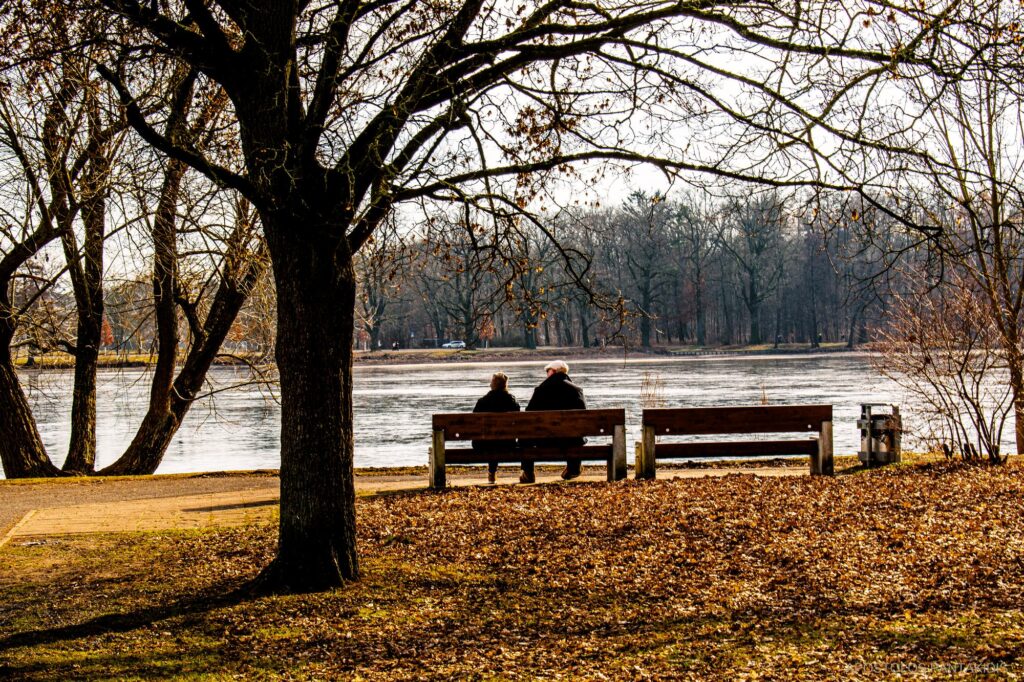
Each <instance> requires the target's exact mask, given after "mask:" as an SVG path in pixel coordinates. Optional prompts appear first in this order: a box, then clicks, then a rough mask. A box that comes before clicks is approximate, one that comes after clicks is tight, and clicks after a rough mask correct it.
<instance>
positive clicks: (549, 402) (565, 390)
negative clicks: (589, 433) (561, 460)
mask: <svg viewBox="0 0 1024 682" xmlns="http://www.w3.org/2000/svg"><path fill="white" fill-rule="evenodd" d="M544 371H545V372H547V375H548V376H547V378H546V379H545V380H544V381H542V382H541V384H540V385H539V386H537V388H535V389H533V396H532V397H531V398H530V402H529V403H528V404H527V406H526V411H527V412H532V411H535V410H536V411H540V410H585V409H587V403H586V401H585V400H584V399H583V389H581V388H580V387H579V386H577V385H576V384H574V383H572V381H571V380H570V379H569V365H567V364H566V363H565V362H563V361H561V360H553V361H551V362H549V363H548V364H547V365H545V366H544ZM586 442H587V441H586V439H585V438H547V439H544V440H533V441H528V442H522V441H520V445H522V446H524V447H554V448H571V447H578V446H581V445H583V444H584V443H586ZM580 470H581V462H580V460H579V459H576V458H567V459H566V465H565V469H563V470H562V478H563V479H564V480H566V481H568V480H569V479H572V478H576V477H577V476H579V475H580ZM536 480H537V478H536V475H535V473H534V466H533V462H528V461H525V460H524V461H523V473H522V475H521V476H520V477H519V482H520V483H533V482H534V481H536Z"/></svg>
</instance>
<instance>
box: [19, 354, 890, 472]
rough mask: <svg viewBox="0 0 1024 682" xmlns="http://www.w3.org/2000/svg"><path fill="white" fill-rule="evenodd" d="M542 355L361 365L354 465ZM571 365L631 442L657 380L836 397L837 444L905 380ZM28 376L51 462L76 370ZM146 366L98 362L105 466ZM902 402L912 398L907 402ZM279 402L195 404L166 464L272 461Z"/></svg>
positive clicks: (807, 364) (403, 441) (678, 361)
mask: <svg viewBox="0 0 1024 682" xmlns="http://www.w3.org/2000/svg"><path fill="white" fill-rule="evenodd" d="M545 362H546V361H545V360H538V361H536V362H518V363H474V364H467V363H461V364H455V363H445V364H432V365H389V366H357V367H356V371H355V420H356V434H355V438H356V454H355V465H356V466H357V467H384V466H408V465H425V464H426V463H427V448H428V447H429V444H430V415H431V414H432V413H434V412H461V411H469V410H472V408H473V405H474V403H475V402H476V399H477V398H478V397H479V396H481V395H483V394H484V393H485V392H486V391H487V382H488V381H489V379H490V375H491V373H492V372H495V371H498V370H502V371H504V372H505V373H506V374H508V375H509V379H510V386H509V388H510V390H511V392H512V393H513V394H514V395H515V396H516V397H517V398H518V399H519V402H520V404H522V405H523V406H524V407H525V405H526V402H527V401H528V400H529V398H530V394H531V393H532V391H533V387H534V386H535V385H536V384H538V383H539V382H540V381H541V380H542V379H543V378H544V371H543V366H544V364H545ZM570 367H571V372H570V374H571V376H572V378H573V380H574V381H575V382H576V383H577V384H578V385H579V386H581V387H582V388H583V390H584V392H585V394H586V399H587V404H588V406H589V407H592V408H604V407H625V408H626V410H627V421H628V425H629V434H628V441H627V442H628V443H630V445H629V447H628V448H627V449H628V451H629V459H630V461H632V457H633V452H632V450H633V446H632V443H633V442H634V441H635V440H638V439H639V423H640V411H641V409H642V406H641V388H642V385H643V383H644V376H645V374H646V375H647V377H648V385H650V384H651V383H658V384H659V385H660V391H659V393H660V396H661V398H662V400H663V406H664V407H683V406H694V407H696V406H714V405H741V404H760V403H761V402H762V400H765V401H767V402H768V403H771V404H793V403H831V404H832V405H834V424H835V426H834V432H835V452H836V454H852V453H855V452H856V451H857V450H858V449H859V444H860V441H859V432H858V431H857V428H856V423H855V422H856V419H857V418H858V416H859V414H860V404H861V403H862V402H900V401H901V392H900V389H899V388H898V387H897V386H895V385H894V384H892V383H891V382H890V381H888V380H886V379H884V378H882V377H879V376H878V375H877V374H876V373H875V372H874V371H873V370H872V369H871V366H870V363H869V358H868V356H867V355H866V354H861V353H832V354H821V355H776V356H770V355H765V356H751V357H739V358H737V357H721V356H710V357H694V358H673V359H654V360H651V359H647V358H644V359H638V360H631V361H629V362H625V363H624V362H623V361H622V360H616V361H607V360H602V361H579V362H571V363H570ZM21 376H22V380H23V381H24V385H25V388H26V391H27V393H28V395H29V400H30V402H31V404H32V407H33V410H34V411H35V415H36V418H37V420H38V423H39V429H40V432H41V434H42V437H43V441H44V443H45V444H46V447H47V449H48V452H49V453H50V456H51V457H52V458H53V461H54V463H56V464H58V465H59V464H60V463H61V462H63V459H64V456H65V451H66V449H67V440H68V437H69V436H68V434H69V431H68V429H69V421H70V420H69V415H70V412H71V383H72V379H73V373H72V372H71V371H25V372H23V373H22V375H21ZM249 378H250V377H249V375H248V371H247V370H245V369H243V368H234V367H215V368H213V369H212V370H211V371H210V384H211V387H212V388H225V387H228V386H231V385H233V384H238V383H245V382H246V381H248V380H249ZM148 394H149V370H148V369H120V370H103V371H101V372H100V375H99V388H98V396H97V428H98V457H97V460H98V461H97V464H98V467H103V466H105V465H107V464H110V463H111V462H113V461H114V460H115V459H116V458H117V457H118V456H119V455H120V454H121V452H122V451H123V450H124V448H125V447H126V446H127V445H128V443H129V442H130V441H131V438H132V436H133V435H134V433H135V429H136V427H137V426H138V424H139V423H140V422H141V421H142V417H143V415H144V414H145V410H146V405H147V403H148ZM904 410H906V408H904ZM279 420H280V406H279V404H278V402H277V397H276V396H275V395H274V394H273V393H272V392H271V391H270V390H269V389H267V388H266V387H260V386H256V385H252V384H249V385H245V386H242V387H240V388H236V389H232V390H228V391H223V392H219V393H217V394H216V395H215V396H214V398H213V399H208V400H203V401H201V402H200V403H199V404H197V405H196V406H194V407H193V408H192V410H191V412H190V413H189V415H188V417H187V418H186V420H185V423H184V424H183V425H182V427H181V429H180V430H179V431H178V433H177V435H176V436H175V438H174V441H173V443H172V444H171V446H170V448H169V449H168V451H167V454H166V456H165V457H164V460H163V464H162V466H161V467H160V470H159V473H174V472H193V471H220V470H237V469H265V468H277V467H278V464H279V453H278V448H279V444H280V437H279Z"/></svg>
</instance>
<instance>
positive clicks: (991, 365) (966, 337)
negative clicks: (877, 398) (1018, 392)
mask: <svg viewBox="0 0 1024 682" xmlns="http://www.w3.org/2000/svg"><path fill="white" fill-rule="evenodd" d="M916 279H917V287H916V288H915V289H913V290H911V291H910V292H908V294H906V295H903V296H898V297H896V299H895V300H894V301H893V306H892V313H891V315H890V316H889V320H888V324H887V325H886V326H884V327H882V330H881V331H880V333H879V343H878V348H879V350H880V351H881V354H880V356H878V357H877V359H876V360H875V361H874V364H875V367H876V369H877V370H878V371H879V372H881V373H882V374H883V375H884V376H887V377H889V378H891V379H892V380H894V381H895V382H896V383H898V384H899V385H900V386H902V387H903V388H904V389H906V390H907V392H908V393H909V394H910V395H911V396H913V397H914V398H916V399H917V402H918V405H919V406H920V408H919V411H920V413H921V414H920V417H919V418H920V419H921V420H922V421H923V432H922V434H921V435H922V436H923V439H924V441H925V443H926V444H927V445H929V446H931V447H932V448H934V449H935V450H939V449H943V450H944V451H945V452H946V453H947V455H950V454H951V453H954V452H959V453H960V455H961V456H962V457H963V458H964V459H968V460H975V459H979V458H980V457H981V458H984V459H985V460H987V461H988V462H990V463H993V464H1000V463H1002V462H1004V461H1005V460H1006V458H1005V456H1002V455H1001V454H1000V442H1001V440H1002V434H1003V427H1004V425H1005V424H1006V420H1007V418H1008V417H1009V415H1010V412H1011V411H1012V410H1013V395H1012V390H1011V388H1010V386H1009V385H1008V384H1007V383H1006V382H1005V380H1004V379H1003V377H1002V375H1003V374H1005V373H1006V371H1007V363H1006V356H1005V354H1003V353H1002V352H1000V351H1001V348H1002V333H1001V331H1000V329H999V323H998V321H997V320H996V319H995V318H994V317H993V315H992V309H991V307H990V306H989V304H988V301H987V300H986V299H987V296H986V294H985V293H984V292H983V291H981V290H980V288H979V287H978V285H977V282H975V281H974V280H973V279H972V278H970V277H964V276H961V275H952V276H951V277H950V278H949V279H948V280H947V281H946V282H944V283H942V284H940V285H939V286H932V285H930V284H929V283H928V282H927V281H926V280H925V278H923V277H918V278H916Z"/></svg>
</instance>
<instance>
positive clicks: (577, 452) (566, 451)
mask: <svg viewBox="0 0 1024 682" xmlns="http://www.w3.org/2000/svg"><path fill="white" fill-rule="evenodd" d="M611 456H612V446H611V445H584V446H581V447H575V448H526V449H523V450H496V451H493V452H480V451H478V450H473V449H472V448H454V449H448V450H445V454H444V457H445V463H446V464H488V463H490V462H498V463H499V464H518V463H520V462H522V461H523V460H524V459H525V460H526V461H532V462H564V461H565V460H566V458H568V457H574V458H577V457H578V458H579V459H582V460H585V461H588V462H593V461H600V462H607V461H608V459H609V458H610V457H611Z"/></svg>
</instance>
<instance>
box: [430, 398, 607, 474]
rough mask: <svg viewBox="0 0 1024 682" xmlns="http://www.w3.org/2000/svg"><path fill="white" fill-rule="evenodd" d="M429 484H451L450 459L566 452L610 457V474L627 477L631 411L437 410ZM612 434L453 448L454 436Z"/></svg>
mask: <svg viewBox="0 0 1024 682" xmlns="http://www.w3.org/2000/svg"><path fill="white" fill-rule="evenodd" d="M433 428H434V437H433V441H432V443H433V444H432V447H431V448H430V487H431V488H434V489H442V488H444V487H445V485H446V480H445V466H446V465H447V464H489V463H491V462H498V463H499V464H505V463H517V464H518V463H519V462H522V461H524V460H525V461H528V462H564V461H565V460H566V459H567V458H570V457H572V458H579V459H581V460H583V461H602V462H607V463H608V480H609V481H618V480H621V479H623V478H625V477H626V411H625V410H622V409H618V410H551V411H544V412H458V413H455V414H435V415H434V416H433ZM593 436H611V437H612V442H611V444H610V445H583V446H579V447H569V448H561V447H527V448H520V447H515V448H507V449H502V450H493V451H492V450H486V451H479V450H474V449H473V448H456V449H449V448H448V447H447V446H446V443H447V442H449V441H470V440H478V441H479V440H514V439H531V440H533V439H539V438H579V437H593Z"/></svg>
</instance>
